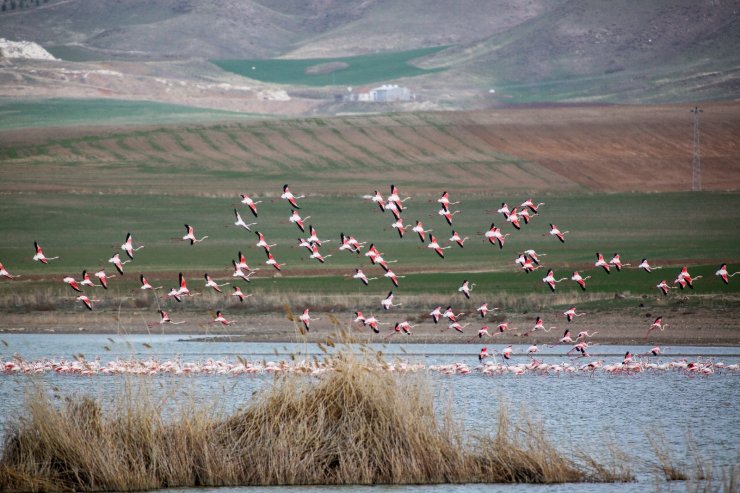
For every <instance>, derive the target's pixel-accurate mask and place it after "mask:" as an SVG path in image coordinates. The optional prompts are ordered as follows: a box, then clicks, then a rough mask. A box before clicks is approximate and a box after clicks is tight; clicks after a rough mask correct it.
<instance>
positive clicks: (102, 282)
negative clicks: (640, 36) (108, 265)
mask: <svg viewBox="0 0 740 493" xmlns="http://www.w3.org/2000/svg"><path fill="white" fill-rule="evenodd" d="M95 277H97V278H98V279H99V280H100V285H101V286H103V289H108V279H112V278H114V277H116V276H115V275H112V276H107V275H106V274H105V270H103V269H100V270H99V271H97V272H96V273H95Z"/></svg>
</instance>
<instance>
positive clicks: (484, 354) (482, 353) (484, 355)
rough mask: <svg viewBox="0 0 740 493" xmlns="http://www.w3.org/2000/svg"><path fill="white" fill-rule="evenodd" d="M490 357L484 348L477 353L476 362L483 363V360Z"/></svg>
mask: <svg viewBox="0 0 740 493" xmlns="http://www.w3.org/2000/svg"><path fill="white" fill-rule="evenodd" d="M489 356H490V355H489V354H488V348H487V347H484V348H482V349H481V350H480V353H478V361H483V360H484V359H485V358H488V357H489Z"/></svg>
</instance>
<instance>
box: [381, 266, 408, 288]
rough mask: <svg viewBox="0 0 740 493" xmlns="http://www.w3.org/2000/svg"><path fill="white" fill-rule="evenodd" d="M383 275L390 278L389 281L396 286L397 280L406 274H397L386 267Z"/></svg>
mask: <svg viewBox="0 0 740 493" xmlns="http://www.w3.org/2000/svg"><path fill="white" fill-rule="evenodd" d="M383 277H388V278H390V280H391V282H392V283H393V285H394V286H395V287H398V280H399V279H403V278H404V277H406V276H397V275H396V274H395V273H394V272H393V271H392V270H390V269H388V270H387V271H386V272H385V274H383Z"/></svg>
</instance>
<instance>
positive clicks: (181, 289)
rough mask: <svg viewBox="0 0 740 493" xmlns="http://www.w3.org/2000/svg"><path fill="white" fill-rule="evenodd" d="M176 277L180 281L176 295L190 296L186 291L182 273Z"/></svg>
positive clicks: (186, 287)
mask: <svg viewBox="0 0 740 493" xmlns="http://www.w3.org/2000/svg"><path fill="white" fill-rule="evenodd" d="M178 277H179V279H180V288H179V289H178V290H177V294H178V295H179V296H192V294H191V293H190V290H189V289H188V283H187V281H186V280H185V276H184V275H182V272H180V274H178Z"/></svg>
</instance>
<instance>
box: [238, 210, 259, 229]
mask: <svg viewBox="0 0 740 493" xmlns="http://www.w3.org/2000/svg"><path fill="white" fill-rule="evenodd" d="M234 217H236V222H235V223H234V226H240V227H242V228H244V229H246V230H247V231H252V226H256V225H257V223H249V224H247V223H245V222H244V219H242V216H241V214H239V211H238V210H236V209H234Z"/></svg>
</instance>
